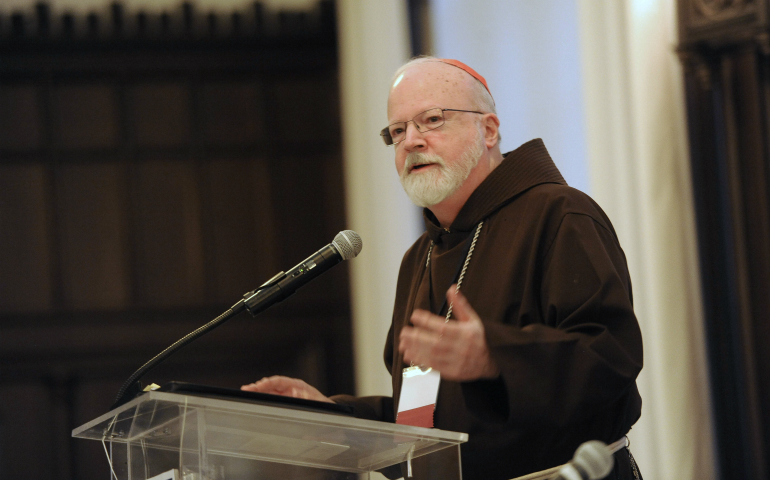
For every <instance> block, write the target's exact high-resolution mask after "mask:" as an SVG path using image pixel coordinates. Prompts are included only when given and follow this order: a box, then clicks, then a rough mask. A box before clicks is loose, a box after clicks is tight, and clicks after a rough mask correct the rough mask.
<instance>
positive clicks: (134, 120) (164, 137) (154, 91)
mask: <svg viewBox="0 0 770 480" xmlns="http://www.w3.org/2000/svg"><path fill="white" fill-rule="evenodd" d="M130 92H131V93H130V97H131V99H130V101H129V115H131V118H130V123H131V124H132V125H134V132H133V135H134V138H135V141H136V144H137V145H138V146H140V147H177V146H181V145H185V144H186V143H187V142H189V141H190V139H191V129H192V121H191V120H192V115H191V113H192V110H191V92H190V89H189V88H188V87H187V85H184V84H182V83H172V82H164V83H150V82H147V83H141V84H139V85H136V86H134V87H132V88H130Z"/></svg>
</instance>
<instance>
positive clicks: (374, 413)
mask: <svg viewBox="0 0 770 480" xmlns="http://www.w3.org/2000/svg"><path fill="white" fill-rule="evenodd" d="M392 338H393V325H392V324H391V326H390V331H389V332H388V336H387V341H386V345H385V354H384V360H385V367H386V368H388V371H390V370H391V367H392V365H393V354H392V352H393V347H392V345H393V342H392ZM331 399H332V400H333V401H334V402H336V403H340V404H343V405H350V406H352V407H353V408H354V409H355V416H356V418H363V419H366V420H378V421H380V422H391V423H395V421H396V419H395V417H394V415H393V410H394V408H393V397H385V396H370V397H354V396H352V395H334V396H333V397H331Z"/></svg>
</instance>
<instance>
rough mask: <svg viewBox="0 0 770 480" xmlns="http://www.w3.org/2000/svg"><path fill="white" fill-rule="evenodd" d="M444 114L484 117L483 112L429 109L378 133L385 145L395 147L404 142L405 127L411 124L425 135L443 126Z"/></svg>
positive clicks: (392, 124)
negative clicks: (474, 114) (469, 114)
mask: <svg viewBox="0 0 770 480" xmlns="http://www.w3.org/2000/svg"><path fill="white" fill-rule="evenodd" d="M444 112H465V113H478V114H479V115H484V113H483V112H476V111H473V110H457V109H454V108H438V107H436V108H431V109H430V110H425V111H424V112H422V113H418V114H417V115H416V116H415V117H414V118H413V119H411V120H409V121H408V122H396V123H391V124H390V125H388V126H387V127H385V128H383V129H382V131H381V132H380V136H381V137H382V141H384V142H385V145H397V144H399V143H401V142H402V141H404V139H405V138H406V125H407V124H408V123H409V122H412V123H413V124H414V126H415V128H416V129H417V131H418V132H420V133H425V132H427V131H430V130H435V129H437V128H438V127H440V126H442V125H443V124H444Z"/></svg>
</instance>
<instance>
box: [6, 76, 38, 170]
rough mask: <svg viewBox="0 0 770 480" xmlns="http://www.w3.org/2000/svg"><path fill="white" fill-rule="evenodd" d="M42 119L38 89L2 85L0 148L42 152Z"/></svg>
mask: <svg viewBox="0 0 770 480" xmlns="http://www.w3.org/2000/svg"><path fill="white" fill-rule="evenodd" d="M41 117H42V107H41V102H40V96H39V89H38V88H37V87H36V86H34V85H0V148H7V149H15V150H29V149H34V148H39V147H40V146H41V145H42V144H43V122H42V118H41ZM0 160H2V159H1V158H0ZM6 160H8V159H6Z"/></svg>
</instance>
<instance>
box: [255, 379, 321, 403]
mask: <svg viewBox="0 0 770 480" xmlns="http://www.w3.org/2000/svg"><path fill="white" fill-rule="evenodd" d="M241 390H246V391H248V392H260V393H271V394H273V395H283V396H284V397H294V398H304V399H306V400H316V401H319V402H328V403H334V402H333V401H332V400H331V399H330V398H329V397H327V396H325V395H324V394H322V393H321V392H319V391H318V390H317V389H316V388H315V387H312V386H310V385H308V384H307V383H305V382H304V381H302V380H300V379H298V378H290V377H282V376H279V375H275V376H272V377H265V378H263V379H262V380H259V381H257V382H254V383H250V384H248V385H243V386H242V387H241Z"/></svg>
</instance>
